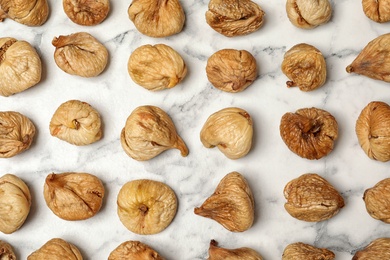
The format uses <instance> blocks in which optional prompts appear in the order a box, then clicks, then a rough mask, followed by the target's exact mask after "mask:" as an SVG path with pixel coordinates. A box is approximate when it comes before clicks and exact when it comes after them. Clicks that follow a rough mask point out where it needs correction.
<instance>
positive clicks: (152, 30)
mask: <svg viewBox="0 0 390 260" xmlns="http://www.w3.org/2000/svg"><path fill="white" fill-rule="evenodd" d="M127 12H128V14H129V18H130V20H131V21H132V22H133V23H134V25H135V27H136V28H137V30H138V31H139V32H140V33H142V34H144V35H147V36H150V37H167V36H170V35H174V34H177V33H179V32H181V30H182V29H183V26H184V21H185V14H184V11H183V8H182V6H181V4H180V2H179V0H133V2H132V3H131V4H130V6H129V9H128V10H127Z"/></svg>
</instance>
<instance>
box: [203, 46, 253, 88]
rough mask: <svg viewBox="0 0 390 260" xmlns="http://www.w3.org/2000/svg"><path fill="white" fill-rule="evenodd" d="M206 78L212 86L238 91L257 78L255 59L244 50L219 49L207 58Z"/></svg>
mask: <svg viewBox="0 0 390 260" xmlns="http://www.w3.org/2000/svg"><path fill="white" fill-rule="evenodd" d="M206 72H207V78H208V80H209V81H210V82H211V84H213V86H214V87H216V88H218V89H220V90H223V91H226V92H240V91H243V90H244V89H246V88H247V87H248V86H249V85H250V84H252V82H253V81H254V80H255V79H256V78H257V65H256V60H255V58H254V57H253V55H252V54H250V53H249V52H247V51H245V50H234V49H223V50H219V51H217V52H216V53H214V54H213V55H211V56H210V58H209V59H208V60H207V66H206Z"/></svg>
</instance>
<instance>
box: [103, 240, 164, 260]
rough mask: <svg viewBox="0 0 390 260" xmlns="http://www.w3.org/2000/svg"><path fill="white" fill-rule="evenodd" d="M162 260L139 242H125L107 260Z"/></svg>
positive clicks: (162, 259) (152, 250)
mask: <svg viewBox="0 0 390 260" xmlns="http://www.w3.org/2000/svg"><path fill="white" fill-rule="evenodd" d="M124 259H131V260H164V258H163V257H162V256H160V255H159V254H158V253H157V252H156V251H155V250H154V249H153V248H151V247H150V246H148V245H146V244H144V243H141V242H140V241H126V242H123V243H122V244H120V245H119V246H118V247H117V248H115V249H114V250H113V251H112V252H111V253H110V255H109V256H108V260H124Z"/></svg>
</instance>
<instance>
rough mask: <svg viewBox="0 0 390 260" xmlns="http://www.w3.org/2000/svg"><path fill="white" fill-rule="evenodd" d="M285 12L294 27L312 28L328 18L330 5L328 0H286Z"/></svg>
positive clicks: (330, 10) (330, 9)
mask: <svg viewBox="0 0 390 260" xmlns="http://www.w3.org/2000/svg"><path fill="white" fill-rule="evenodd" d="M286 12H287V16H288V19H289V20H290V22H291V23H292V24H293V25H295V26H296V27H298V28H303V29H312V28H315V27H317V26H319V25H321V24H324V23H327V22H328V21H329V20H330V18H331V16H332V6H331V4H330V1H329V0H287V2H286Z"/></svg>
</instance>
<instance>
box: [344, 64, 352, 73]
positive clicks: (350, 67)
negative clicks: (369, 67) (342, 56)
mask: <svg viewBox="0 0 390 260" xmlns="http://www.w3.org/2000/svg"><path fill="white" fill-rule="evenodd" d="M345 70H346V71H347V72H348V73H352V72H353V71H354V69H353V67H352V65H349V66H348V67H347V68H346V69H345Z"/></svg>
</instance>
